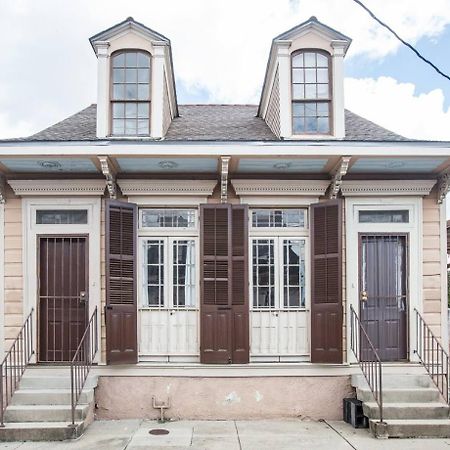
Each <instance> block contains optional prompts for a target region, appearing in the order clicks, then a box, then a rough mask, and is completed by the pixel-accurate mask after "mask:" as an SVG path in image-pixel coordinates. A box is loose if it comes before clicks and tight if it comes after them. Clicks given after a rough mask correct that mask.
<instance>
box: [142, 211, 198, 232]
mask: <svg viewBox="0 0 450 450" xmlns="http://www.w3.org/2000/svg"><path fill="white" fill-rule="evenodd" d="M196 213H197V211H196V210H195V209H153V208H152V209H141V210H140V222H141V223H140V226H141V227H142V228H195V227H196V216H197V214H196Z"/></svg>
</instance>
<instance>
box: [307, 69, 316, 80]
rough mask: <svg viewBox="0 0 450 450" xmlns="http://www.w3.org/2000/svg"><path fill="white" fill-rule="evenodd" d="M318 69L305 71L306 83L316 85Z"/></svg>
mask: <svg viewBox="0 0 450 450" xmlns="http://www.w3.org/2000/svg"><path fill="white" fill-rule="evenodd" d="M316 82H317V79H316V69H305V83H316Z"/></svg>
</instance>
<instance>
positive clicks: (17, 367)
mask: <svg viewBox="0 0 450 450" xmlns="http://www.w3.org/2000/svg"><path fill="white" fill-rule="evenodd" d="M33 311H34V309H33V308H32V309H31V312H30V314H28V317H27V318H26V319H25V322H24V323H23V325H22V328H21V329H20V331H19V334H18V335H17V337H16V339H14V342H13V343H12V345H11V348H10V349H9V350H8V351H7V352H6V355H5V357H4V358H3V362H2V363H1V364H0V426H2V427H4V426H5V411H6V408H7V407H8V405H9V403H10V402H11V398H12V396H13V394H14V392H15V391H16V389H17V388H18V386H19V383H20V380H21V378H22V375H23V373H24V372H25V369H26V367H27V365H28V364H29V362H30V359H31V357H32V356H33V354H34V345H33Z"/></svg>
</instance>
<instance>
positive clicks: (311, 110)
mask: <svg viewBox="0 0 450 450" xmlns="http://www.w3.org/2000/svg"><path fill="white" fill-rule="evenodd" d="M304 105H305V116H307V117H315V116H316V115H317V103H304Z"/></svg>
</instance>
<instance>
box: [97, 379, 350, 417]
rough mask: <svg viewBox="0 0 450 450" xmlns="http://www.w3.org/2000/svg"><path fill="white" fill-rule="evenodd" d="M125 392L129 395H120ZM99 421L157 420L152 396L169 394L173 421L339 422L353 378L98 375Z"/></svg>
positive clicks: (157, 397)
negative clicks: (288, 419)
mask: <svg viewBox="0 0 450 450" xmlns="http://www.w3.org/2000/svg"><path fill="white" fill-rule="evenodd" d="M118 393H122V394H123V393H126V395H118ZM95 395H96V403H97V404H98V409H97V411H96V414H97V418H98V419H131V418H139V419H157V418H158V417H159V411H158V410H155V409H153V407H152V396H155V397H156V399H157V400H158V401H167V399H168V397H169V398H170V403H171V407H170V409H168V410H167V412H166V417H168V418H171V419H207V420H233V419H240V420H245V419H252V420H256V419H265V418H281V417H296V418H300V417H310V418H312V419H327V420H341V419H342V399H343V398H345V397H348V396H352V388H351V386H350V376H348V375H347V376H335V377H332V376H322V377H312V376H310V377H249V378H242V377H238V378H229V377H227V378H225V377H224V378H213V377H209V378H201V377H198V378H196V377H192V378H188V377H151V376H148V377H143V376H138V377H133V376H131V377H126V376H100V378H99V385H98V388H97V389H96V393H95Z"/></svg>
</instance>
